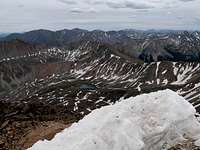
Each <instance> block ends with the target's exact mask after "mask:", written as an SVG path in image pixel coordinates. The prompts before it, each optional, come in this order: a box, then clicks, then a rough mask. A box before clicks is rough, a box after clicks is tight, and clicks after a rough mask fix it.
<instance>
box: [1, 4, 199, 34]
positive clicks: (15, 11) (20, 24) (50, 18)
mask: <svg viewBox="0 0 200 150" xmlns="http://www.w3.org/2000/svg"><path fill="white" fill-rule="evenodd" d="M41 28H43V29H51V30H59V29H64V28H68V29H71V28H84V29H89V30H93V29H103V30H119V29H130V28H132V29H186V30H200V0H0V32H23V31H28V30H33V29H41Z"/></svg>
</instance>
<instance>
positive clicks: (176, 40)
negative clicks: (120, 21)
mask: <svg viewBox="0 0 200 150" xmlns="http://www.w3.org/2000/svg"><path fill="white" fill-rule="evenodd" d="M13 39H20V40H23V41H25V42H28V43H30V44H36V45H45V46H46V47H49V48H52V47H59V48H66V49H74V48H76V47H78V46H79V45H80V43H84V42H85V43H86V42H88V41H91V42H100V43H103V44H107V45H110V46H111V47H113V49H115V50H116V49H117V50H118V51H121V52H122V53H124V54H125V55H129V56H131V57H133V58H138V59H141V60H143V61H145V62H154V61H163V60H165V61H187V62H199V61H200V32H198V31H179V30H178V31H170V30H169V31H168V30H166V31H165V30H164V31H154V30H148V31H140V30H120V31H101V30H94V31H87V30H82V29H72V30H67V29H64V30H60V31H50V30H34V31H30V32H25V33H20V34H18V33H15V34H10V35H8V36H6V37H4V38H0V41H10V40H13Z"/></svg>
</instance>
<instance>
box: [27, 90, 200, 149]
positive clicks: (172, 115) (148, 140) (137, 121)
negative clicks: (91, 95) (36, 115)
mask: <svg viewBox="0 0 200 150" xmlns="http://www.w3.org/2000/svg"><path fill="white" fill-rule="evenodd" d="M194 115H195V109H194V108H193V106H192V105H191V104H189V103H188V102H187V101H186V100H184V98H182V97H180V96H178V95H177V94H176V93H175V92H173V91H170V90H164V91H158V92H154V93H150V94H143V95H140V96H137V97H131V98H128V99H127V100H123V101H122V102H119V103H117V104H115V105H112V106H106V107H104V108H101V109H99V110H95V111H93V112H92V113H91V114H89V115H88V116H86V117H85V118H84V119H82V120H81V121H79V122H78V123H75V124H73V125H72V126H71V127H70V128H68V129H65V130H64V131H63V132H62V133H59V134H57V135H56V136H55V138H54V139H53V140H52V141H39V142H37V143H36V144H35V145H34V146H33V147H32V148H30V149H29V150H160V149H164V148H166V147H168V146H169V147H170V146H172V145H174V144H177V143H179V142H181V141H183V140H184V138H192V139H199V138H200V124H199V123H198V122H197V120H196V118H195V116H194Z"/></svg>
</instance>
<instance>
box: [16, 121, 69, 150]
mask: <svg viewBox="0 0 200 150" xmlns="http://www.w3.org/2000/svg"><path fill="white" fill-rule="evenodd" d="M69 126H70V125H66V124H64V123H62V122H55V121H48V122H41V123H39V125H38V126H36V127H34V128H32V129H30V130H29V132H28V133H27V134H26V136H25V137H23V138H22V140H21V141H20V142H19V143H20V145H21V147H20V148H19V149H18V150H26V149H27V148H30V147H31V146H32V145H33V144H35V143H36V142H37V141H39V140H44V139H46V140H51V139H52V138H53V137H54V136H55V135H56V134H57V133H59V132H61V131H62V130H63V129H65V128H67V127H69Z"/></svg>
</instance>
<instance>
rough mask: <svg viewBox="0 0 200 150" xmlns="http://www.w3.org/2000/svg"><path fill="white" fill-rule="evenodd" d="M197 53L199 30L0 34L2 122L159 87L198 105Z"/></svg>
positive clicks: (54, 114) (77, 110) (61, 113)
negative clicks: (4, 35)
mask: <svg viewBox="0 0 200 150" xmlns="http://www.w3.org/2000/svg"><path fill="white" fill-rule="evenodd" d="M199 60H200V32H198V31H192V32H191V31H154V30H150V31H139V30H121V31H107V32H105V31H100V30H95V31H87V30H81V29H73V30H60V31H55V32H54V31H48V30H35V31H30V32H26V33H20V34H10V35H8V36H6V37H3V38H0V97H1V101H0V103H1V104H0V112H1V113H0V114H1V116H0V118H1V119H0V129H1V130H2V133H3V132H5V131H4V130H3V129H4V127H6V125H8V122H16V121H22V120H29V121H30V120H55V119H63V120H68V121H69V120H71V121H72V122H74V121H77V120H79V119H81V118H82V117H84V116H85V115H86V114H88V113H90V112H91V111H92V110H94V109H96V108H100V107H102V106H105V105H109V104H113V103H115V102H116V101H120V99H121V98H128V97H130V96H136V95H139V94H142V93H149V92H152V91H158V90H162V89H171V90H173V91H176V92H177V93H178V94H180V95H182V96H184V97H185V99H187V100H188V101H189V102H191V103H192V104H193V105H194V106H195V108H196V110H197V111H198V112H200V101H199V97H200V94H199V91H200V76H199V73H200V62H199ZM8 116H9V117H8ZM24 118H25V119H24ZM69 118H70V119H69ZM7 121H8V122H7ZM6 122H7V124H6V125H5V123H6ZM2 126H3V127H2ZM2 135H3V134H2ZM5 138H7V137H5ZM0 139H1V138H0ZM3 140H6V139H3ZM15 142H17V140H16V141H15Z"/></svg>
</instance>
